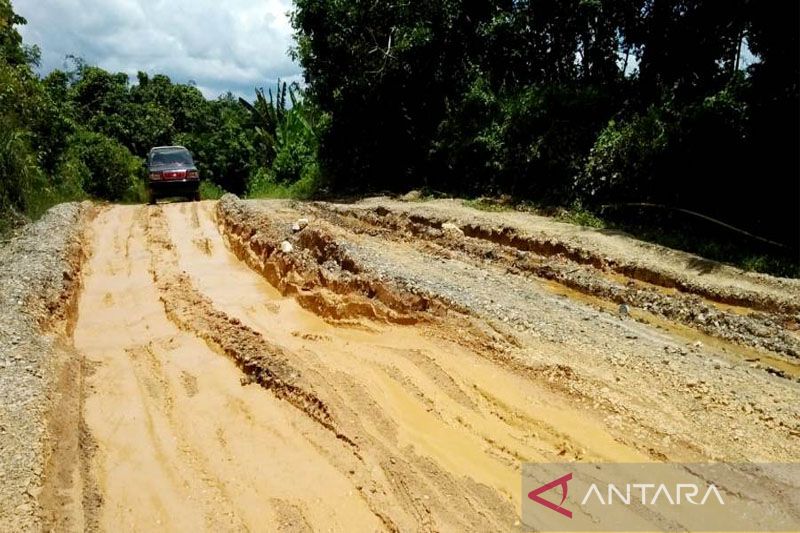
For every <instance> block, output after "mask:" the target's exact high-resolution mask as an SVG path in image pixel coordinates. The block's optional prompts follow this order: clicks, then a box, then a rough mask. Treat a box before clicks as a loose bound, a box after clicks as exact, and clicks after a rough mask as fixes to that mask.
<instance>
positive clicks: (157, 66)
mask: <svg viewBox="0 0 800 533" xmlns="http://www.w3.org/2000/svg"><path fill="white" fill-rule="evenodd" d="M12 4H13V5H14V10H15V11H16V12H17V13H18V14H19V15H21V16H23V17H25V18H26V19H27V20H28V24H27V25H26V26H23V27H21V28H19V30H20V33H21V34H22V36H23V38H24V40H25V43H26V44H36V45H38V46H39V47H40V48H41V51H42V61H41V65H40V71H41V72H42V74H47V73H48V72H50V71H51V70H53V69H57V68H60V69H63V68H64V66H65V64H64V62H65V57H66V55H68V54H72V55H75V56H78V57H81V58H83V59H84V60H86V62H87V63H89V64H92V65H97V66H99V67H101V68H104V69H106V70H109V71H112V72H125V73H127V74H128V75H130V77H131V81H132V82H135V80H136V73H137V72H138V71H140V70H143V71H145V72H147V73H149V74H151V75H152V74H166V75H168V76H169V77H170V78H171V79H172V80H173V81H174V82H177V83H187V82H189V81H193V82H194V83H196V84H197V87H198V88H199V89H200V90H201V91H202V92H203V94H204V95H205V96H206V97H207V98H216V97H217V96H219V95H220V94H223V93H225V92H227V91H231V92H233V93H234V94H236V95H238V96H243V97H245V98H248V99H252V98H253V95H254V89H255V88H256V87H270V86H272V85H274V84H275V83H277V80H278V79H279V78H280V79H282V80H285V81H288V82H292V81H300V80H301V78H302V77H301V69H300V67H299V66H298V65H297V64H295V63H294V62H292V60H291V59H290V58H289V56H288V50H289V48H290V47H291V46H292V42H293V41H292V30H291V26H290V23H289V17H288V12H289V10H290V9H291V0H12Z"/></svg>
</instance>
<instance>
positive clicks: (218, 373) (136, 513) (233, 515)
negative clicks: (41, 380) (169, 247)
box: [75, 207, 381, 531]
mask: <svg viewBox="0 0 800 533" xmlns="http://www.w3.org/2000/svg"><path fill="white" fill-rule="evenodd" d="M152 212H153V211H152V210H151V209H149V208H124V207H117V208H113V209H112V210H109V212H108V213H107V214H106V215H105V216H101V217H100V218H99V219H98V220H97V221H96V223H95V225H94V228H95V229H96V230H97V233H98V235H97V236H96V238H95V239H93V240H94V248H95V256H94V258H93V259H92V260H91V262H90V265H89V267H88V268H87V271H86V280H85V281H86V283H85V290H84V294H83V295H82V297H81V304H80V310H79V313H78V322H77V327H76V332H75V344H76V347H77V348H78V349H79V350H80V351H81V352H82V354H83V355H84V356H85V357H86V359H87V364H88V365H90V366H91V367H92V368H93V372H92V373H91V374H90V375H89V376H87V379H86V396H87V400H86V405H85V409H84V415H85V419H86V425H87V428H88V430H89V431H90V433H91V435H92V437H93V438H94V439H95V441H96V442H97V452H96V453H95V454H94V455H93V456H91V457H88V458H87V460H88V462H89V463H90V469H89V470H90V474H91V476H92V478H93V479H94V480H96V482H95V485H96V489H97V492H98V494H99V496H100V498H101V499H102V502H98V503H97V505H96V506H95V508H94V512H95V514H96V515H97V523H96V526H95V527H96V529H103V530H117V529H119V528H120V527H125V528H132V529H168V530H211V531H229V530H243V529H260V528H262V527H263V526H264V524H265V523H271V524H272V523H274V524H276V525H278V526H279V527H277V526H276V528H275V529H276V530H278V531H283V530H291V527H290V525H286V524H284V525H280V524H281V523H282V522H281V520H280V519H279V518H280V515H281V512H282V509H276V508H275V507H274V506H273V505H274V504H276V503H278V502H280V501H289V502H292V505H294V506H295V507H296V508H298V509H301V510H302V512H303V513H304V515H305V516H306V518H307V520H308V521H309V523H310V524H312V525H313V526H314V528H315V529H320V528H322V527H335V528H338V529H344V528H345V525H346V524H348V523H349V521H350V520H356V521H357V522H358V523H360V524H362V525H364V526H365V527H367V528H369V529H379V528H380V524H381V522H380V521H379V520H377V519H376V518H375V517H374V514H373V513H372V512H371V511H370V510H369V508H368V506H366V505H365V504H364V503H363V501H362V500H361V499H360V498H358V497H352V496H351V497H348V496H347V493H348V490H350V491H352V488H351V486H350V484H349V483H348V481H347V478H346V476H343V475H342V474H341V473H339V471H337V470H336V469H333V468H332V467H331V465H330V461H329V460H328V458H327V454H328V453H338V454H340V455H341V456H345V457H347V456H350V457H352V456H353V454H352V452H351V451H347V450H345V449H343V448H342V446H343V443H342V441H340V440H337V439H336V438H335V437H334V436H333V435H332V434H331V433H330V432H329V431H328V430H326V429H323V428H322V427H321V426H320V425H319V424H317V423H316V422H315V421H313V419H312V418H311V417H307V416H305V415H299V414H298V413H300V411H298V410H297V409H296V408H295V407H293V406H290V405H289V404H288V403H286V402H284V401H282V400H278V399H273V396H272V395H271V394H269V393H266V392H264V391H263V389H261V388H260V387H255V388H253V387H242V386H241V384H240V382H239V380H240V377H241V376H242V374H241V372H240V371H239V370H238V369H236V367H235V366H234V365H233V363H232V362H230V361H229V360H228V358H227V357H222V356H220V355H219V354H218V353H215V352H213V351H211V350H210V349H209V348H208V347H207V346H206V344H205V343H204V342H203V341H201V340H199V339H197V338H196V337H194V336H193V335H190V334H187V333H183V332H181V331H180V330H179V329H177V328H175V327H174V326H173V325H172V323H171V321H170V320H169V319H168V317H167V316H166V314H165V311H164V304H163V302H161V301H160V300H159V295H160V292H159V290H158V289H157V287H156V286H155V285H154V281H153V278H152V275H151V273H150V272H149V270H148V269H149V268H150V265H151V257H150V250H148V244H147V235H146V233H147V225H148V223H149V222H148V221H149V217H150V215H151V214H152ZM128 228H132V233H133V235H134V238H133V239H132V240H131V247H130V256H129V257H125V256H124V254H123V253H121V252H122V250H121V249H117V248H115V247H114V242H115V239H114V238H113V235H114V234H115V233H124V232H125V231H126V230H127V229H128ZM125 261H130V262H131V269H130V274H128V273H127V269H126V268H124V262H125ZM107 293H112V294H113V302H114V303H113V304H109V303H108V301H107V300H106V299H105V294H107ZM187 376H190V377H189V379H188V380H187ZM187 383H188V384H189V385H190V386H187ZM345 447H347V446H345ZM329 450H334V452H330V451H329ZM335 450H339V451H338V452H336V451H335ZM317 476H319V479H316V478H317ZM312 480H313V481H312ZM298 487H300V488H298ZM271 502H272V503H271ZM90 529H91V527H90Z"/></svg>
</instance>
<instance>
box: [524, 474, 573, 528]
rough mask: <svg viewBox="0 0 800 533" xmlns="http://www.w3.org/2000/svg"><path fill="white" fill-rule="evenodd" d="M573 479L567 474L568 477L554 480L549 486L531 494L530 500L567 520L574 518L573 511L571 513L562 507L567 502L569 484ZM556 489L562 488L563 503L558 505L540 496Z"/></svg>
mask: <svg viewBox="0 0 800 533" xmlns="http://www.w3.org/2000/svg"><path fill="white" fill-rule="evenodd" d="M571 479H572V474H567V475H566V476H563V477H560V478H558V479H556V480H553V481H551V482H550V483H548V484H547V485H542V486H541V487H539V488H538V489H536V490H532V491H531V492H529V493H528V498H530V499H531V500H533V501H535V502H536V503H538V504H539V505H544V506H545V507H547V508H548V509H551V510H553V511H555V512H557V513H560V514H562V515H564V516H566V517H567V518H572V511H569V510H568V509H565V508H563V507H562V505H564V502H565V501H566V500H567V491H568V490H569V488H568V487H567V482H569V481H570V480H571ZM555 487H561V503H559V504H558V505H556V504H555V503H553V502H551V501H549V500H545V499H544V498H542V497H541V496H539V495H540V494H542V493H543V492H547V491H548V490H551V489H553V488H555Z"/></svg>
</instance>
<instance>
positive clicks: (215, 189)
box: [200, 180, 225, 200]
mask: <svg viewBox="0 0 800 533" xmlns="http://www.w3.org/2000/svg"><path fill="white" fill-rule="evenodd" d="M224 194H225V189H223V188H222V187H220V186H219V185H217V184H216V183H214V182H212V181H208V180H203V181H201V182H200V198H201V199H202V200H219V199H220V198H222V196H223V195H224Z"/></svg>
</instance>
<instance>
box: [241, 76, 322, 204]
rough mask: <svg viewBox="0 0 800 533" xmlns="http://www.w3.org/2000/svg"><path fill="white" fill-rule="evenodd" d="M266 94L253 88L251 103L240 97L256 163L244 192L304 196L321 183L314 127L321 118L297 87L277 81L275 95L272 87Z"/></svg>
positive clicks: (320, 126) (294, 196)
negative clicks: (252, 133)
mask: <svg viewBox="0 0 800 533" xmlns="http://www.w3.org/2000/svg"><path fill="white" fill-rule="evenodd" d="M268 94H269V98H267V96H266V95H265V93H264V91H263V90H261V89H260V90H257V91H256V101H255V103H254V104H250V103H249V102H247V101H246V100H243V99H240V103H241V105H242V107H243V108H244V109H246V110H247V111H248V112H249V113H250V124H251V125H252V127H254V129H255V142H254V145H255V149H256V154H257V155H256V157H257V159H258V160H259V163H260V164H259V167H258V170H257V171H256V172H255V173H254V174H253V175H252V176H251V177H250V180H249V183H248V195H250V196H257V197H273V198H274V197H287V198H289V197H291V198H308V197H310V196H312V195H313V194H314V193H315V192H316V191H317V189H319V188H320V187H321V185H322V183H321V178H320V170H319V163H318V160H317V152H318V149H319V147H318V141H317V139H318V134H317V130H319V129H321V128H323V127H324V119H322V118H320V117H319V116H318V113H317V111H316V108H314V107H313V106H312V105H310V104H309V102H308V101H307V100H306V99H305V98H304V95H303V93H302V91H301V90H300V89H299V88H298V87H297V86H288V85H287V84H286V83H285V82H284V83H279V84H278V87H277V90H276V92H275V95H273V93H272V90H270V91H269V93H268ZM287 97H288V100H287ZM289 103H291V106H289Z"/></svg>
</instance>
